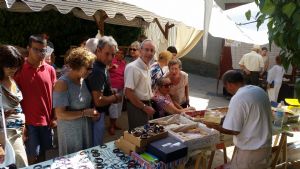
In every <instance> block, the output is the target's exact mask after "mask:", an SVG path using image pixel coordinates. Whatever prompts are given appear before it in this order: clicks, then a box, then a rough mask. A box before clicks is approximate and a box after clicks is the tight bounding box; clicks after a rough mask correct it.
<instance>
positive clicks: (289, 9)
mask: <svg viewBox="0 0 300 169" xmlns="http://www.w3.org/2000/svg"><path fill="white" fill-rule="evenodd" d="M255 3H256V4H257V5H258V7H259V9H260V12H258V13H257V14H256V17H255V18H256V21H257V28H259V27H260V25H261V24H262V23H264V22H267V25H268V35H269V44H270V47H271V44H272V43H273V42H274V43H275V44H276V45H277V46H278V47H280V48H281V51H280V56H281V59H282V61H283V66H284V67H285V68H286V69H287V68H288V66H289V65H290V64H292V65H293V66H296V67H297V68H298V69H300V0H255ZM245 15H246V17H247V19H248V20H249V18H250V16H251V12H250V11H247V12H246V14H245ZM295 89H296V94H297V97H298V100H300V80H298V81H296V85H295Z"/></svg>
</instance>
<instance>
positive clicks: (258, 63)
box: [239, 51, 265, 71]
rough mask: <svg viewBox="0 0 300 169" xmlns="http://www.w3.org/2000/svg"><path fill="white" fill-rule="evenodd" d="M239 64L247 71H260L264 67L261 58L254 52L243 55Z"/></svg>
mask: <svg viewBox="0 0 300 169" xmlns="http://www.w3.org/2000/svg"><path fill="white" fill-rule="evenodd" d="M239 64H240V65H244V66H245V67H246V68H247V69H248V70H249V71H260V70H261V68H264V65H265V64H264V60H263V58H262V56H261V55H260V54H258V53H256V52H255V51H251V52H250V53H246V54H245V55H243V57H242V59H241V60H240V62H239Z"/></svg>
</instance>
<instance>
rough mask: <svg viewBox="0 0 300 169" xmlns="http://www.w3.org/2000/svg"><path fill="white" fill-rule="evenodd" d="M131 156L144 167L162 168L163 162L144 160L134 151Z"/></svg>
mask: <svg viewBox="0 0 300 169" xmlns="http://www.w3.org/2000/svg"><path fill="white" fill-rule="evenodd" d="M131 158H132V159H133V160H135V161H137V162H138V163H139V164H140V165H141V167H140V168H143V169H160V168H161V163H160V162H158V163H150V162H148V161H146V160H144V159H143V158H142V157H141V156H140V155H139V154H138V153H136V152H132V153H131Z"/></svg>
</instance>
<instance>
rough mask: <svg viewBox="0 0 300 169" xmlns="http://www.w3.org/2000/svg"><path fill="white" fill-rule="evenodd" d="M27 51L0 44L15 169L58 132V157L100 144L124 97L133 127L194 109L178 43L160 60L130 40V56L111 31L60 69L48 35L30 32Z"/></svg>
mask: <svg viewBox="0 0 300 169" xmlns="http://www.w3.org/2000/svg"><path fill="white" fill-rule="evenodd" d="M27 50H28V52H26V56H24V52H21V51H20V50H18V49H17V48H16V47H14V46H11V45H1V46H0V53H1V57H0V86H1V88H0V92H1V94H2V98H3V99H2V102H3V103H2V104H3V108H4V114H5V120H6V127H7V131H8V132H7V133H8V138H9V139H10V140H9V142H10V143H12V147H13V148H14V151H15V158H16V165H17V167H18V168H19V167H25V166H28V165H30V164H35V163H37V162H41V161H44V160H45V152H46V151H47V150H49V149H51V148H52V145H53V135H54V134H57V138H58V150H59V155H60V156H63V155H66V154H70V153H73V152H76V151H79V150H82V149H86V148H89V147H93V146H97V145H102V144H103V137H104V132H105V128H107V129H108V132H109V134H110V135H114V134H115V130H119V129H121V127H123V126H121V127H120V126H117V123H116V121H117V119H118V118H119V117H120V115H121V112H122V107H123V103H126V109H127V113H128V124H129V129H132V128H135V127H138V126H141V125H144V124H146V123H148V121H149V119H152V118H153V117H163V116H166V115H169V114H174V113H181V112H183V111H187V110H194V108H193V107H190V106H189V92H188V90H189V84H188V74H187V73H185V72H183V71H182V70H181V68H182V65H181V61H180V60H179V59H178V58H177V57H176V54H177V50H176V48H175V47H169V48H168V50H169V51H168V50H165V51H162V52H161V53H159V54H158V58H157V61H155V58H154V55H155V52H156V49H155V45H154V43H153V42H152V41H151V40H149V39H144V40H143V41H141V42H139V41H135V42H133V43H132V44H131V45H130V47H129V49H128V54H127V55H126V50H125V49H124V48H119V47H118V44H117V42H116V41H115V40H114V38H113V37H111V36H103V37H101V38H100V39H96V38H90V39H88V40H87V41H86V42H85V43H83V44H82V46H81V47H76V48H73V49H71V50H69V51H68V52H67V55H66V57H65V59H64V61H65V63H64V64H65V65H64V68H63V71H62V72H59V74H57V72H56V71H55V68H56V66H55V64H54V62H55V57H54V56H53V51H54V46H53V44H52V43H51V42H49V41H47V38H46V37H45V36H43V35H32V36H30V38H29V42H28V47H27ZM105 115H108V116H109V122H110V123H109V126H107V127H105V122H104V119H105ZM55 128H57V133H53V129H55ZM1 144H2V146H3V147H4V146H5V141H2V143H1Z"/></svg>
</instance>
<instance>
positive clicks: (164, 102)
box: [152, 77, 195, 117]
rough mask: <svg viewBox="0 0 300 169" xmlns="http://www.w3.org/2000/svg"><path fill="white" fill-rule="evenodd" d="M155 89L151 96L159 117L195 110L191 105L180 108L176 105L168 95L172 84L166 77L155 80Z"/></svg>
mask: <svg viewBox="0 0 300 169" xmlns="http://www.w3.org/2000/svg"><path fill="white" fill-rule="evenodd" d="M156 86H157V88H156V90H155V92H154V97H153V98H152V99H153V100H154V101H155V103H156V105H157V107H156V108H157V111H158V113H159V116H160V117H164V116H166V115H168V114H180V113H182V112H186V111H195V108H193V107H187V108H182V107H180V106H178V107H177V106H176V105H175V104H174V103H173V101H172V99H171V96H170V88H171V86H172V83H171V80H170V79H169V78H166V77H161V78H159V79H158V80H157V82H156Z"/></svg>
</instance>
